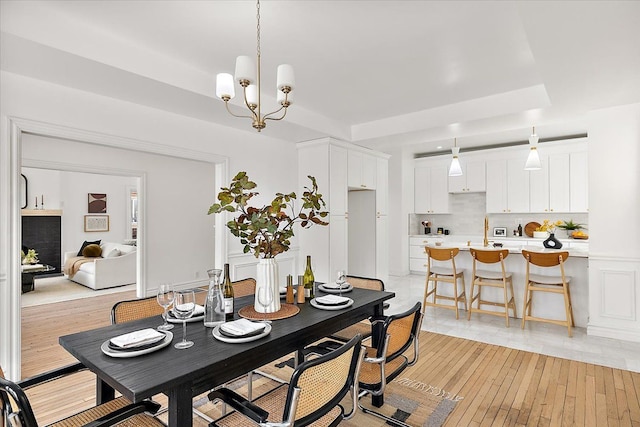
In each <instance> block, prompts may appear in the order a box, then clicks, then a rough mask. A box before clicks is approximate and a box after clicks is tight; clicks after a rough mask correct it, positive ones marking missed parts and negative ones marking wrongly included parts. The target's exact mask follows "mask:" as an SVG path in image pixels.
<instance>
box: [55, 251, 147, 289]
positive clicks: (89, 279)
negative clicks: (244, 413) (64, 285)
mask: <svg viewBox="0 0 640 427" xmlns="http://www.w3.org/2000/svg"><path fill="white" fill-rule="evenodd" d="M100 247H101V248H102V257H97V258H95V259H94V260H93V262H85V263H84V264H82V265H81V266H80V269H79V270H78V272H77V273H76V274H74V275H73V277H70V278H69V279H70V280H73V281H74V282H76V283H80V284H81V285H84V286H86V287H88V288H91V289H96V290H97V289H106V288H113V287H115V286H123V285H130V284H132V283H136V268H137V267H136V266H137V260H136V256H137V253H136V247H135V246H130V245H123V244H119V243H111V242H104V243H102V244H101V245H100ZM114 249H116V251H114ZM117 253H120V255H118V256H113V255H116V254H117ZM77 255H78V252H77V251H74V252H65V253H64V261H65V263H66V262H67V259H69V258H73V257H76V256H77ZM110 255H111V256H110Z"/></svg>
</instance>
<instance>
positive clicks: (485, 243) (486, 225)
mask: <svg viewBox="0 0 640 427" xmlns="http://www.w3.org/2000/svg"><path fill="white" fill-rule="evenodd" d="M488 232H489V217H487V216H485V217H484V239H482V246H484V247H485V248H486V247H487V246H489V238H488V237H487V233H488Z"/></svg>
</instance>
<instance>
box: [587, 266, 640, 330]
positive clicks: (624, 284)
mask: <svg viewBox="0 0 640 427" xmlns="http://www.w3.org/2000/svg"><path fill="white" fill-rule="evenodd" d="M638 277H640V260H638V259H619V258H615V259H614V258H608V257H590V258H589V324H588V327H587V333H588V334H589V335H597V336H603V337H609V338H617V339H624V340H628V341H637V342H640V318H639V317H638V310H639V309H640V292H639V291H640V290H639V289H638V286H639V282H638Z"/></svg>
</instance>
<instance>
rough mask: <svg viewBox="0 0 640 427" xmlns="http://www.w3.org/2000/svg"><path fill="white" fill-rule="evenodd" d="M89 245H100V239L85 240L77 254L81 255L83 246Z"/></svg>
mask: <svg viewBox="0 0 640 427" xmlns="http://www.w3.org/2000/svg"><path fill="white" fill-rule="evenodd" d="M89 245H100V240H96V241H95V242H87V241H86V240H85V241H84V243H83V244H82V246H81V247H80V250H79V251H78V256H83V255H82V251H83V250H84V248H86V247H87V246H89Z"/></svg>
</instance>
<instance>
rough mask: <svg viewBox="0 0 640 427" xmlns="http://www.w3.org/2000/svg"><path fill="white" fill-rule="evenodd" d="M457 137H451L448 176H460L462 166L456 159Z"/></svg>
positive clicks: (458, 152) (457, 150) (457, 152)
mask: <svg viewBox="0 0 640 427" xmlns="http://www.w3.org/2000/svg"><path fill="white" fill-rule="evenodd" d="M457 140H458V139H457V138H454V139H453V147H451V154H452V155H453V158H452V159H451V166H449V176H461V175H462V167H461V166H460V160H458V154H460V147H458V146H457Z"/></svg>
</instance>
